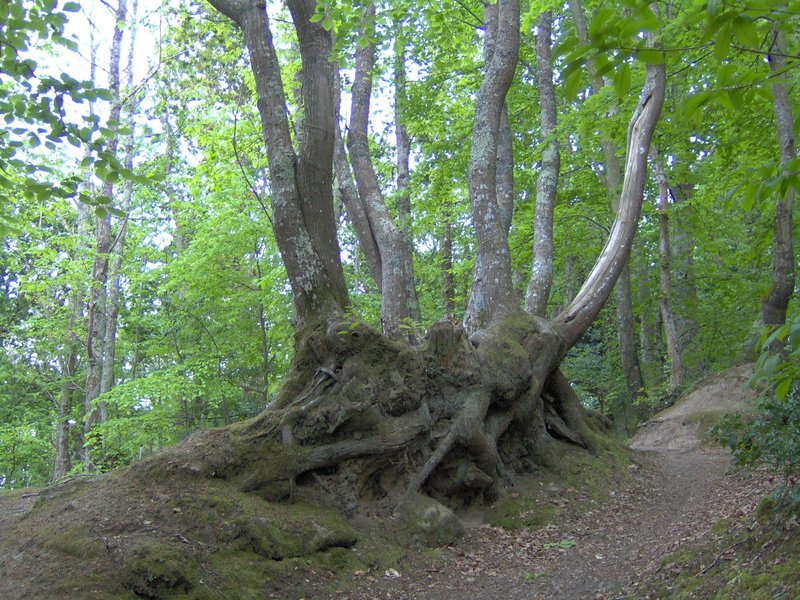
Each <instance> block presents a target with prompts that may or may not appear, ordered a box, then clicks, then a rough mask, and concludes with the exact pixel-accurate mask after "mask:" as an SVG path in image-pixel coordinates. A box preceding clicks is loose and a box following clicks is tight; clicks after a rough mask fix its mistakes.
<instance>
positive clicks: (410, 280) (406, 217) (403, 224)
mask: <svg viewBox="0 0 800 600" xmlns="http://www.w3.org/2000/svg"><path fill="white" fill-rule="evenodd" d="M393 67H394V129H395V138H396V146H397V222H398V229H399V230H400V236H401V238H402V242H403V261H404V266H405V275H406V281H405V284H406V298H407V299H408V312H409V315H410V316H411V319H412V320H414V321H415V322H419V321H421V320H422V314H421V313H420V308H419V299H418V298H417V286H416V283H415V280H414V234H413V232H412V230H411V224H412V214H411V188H410V185H411V174H410V169H409V161H410V157H411V141H410V139H409V137H408V129H407V128H406V115H405V113H406V108H405V107H406V104H407V99H406V46H405V34H404V32H403V27H402V22H400V21H398V22H396V23H395V39H394V65H393Z"/></svg>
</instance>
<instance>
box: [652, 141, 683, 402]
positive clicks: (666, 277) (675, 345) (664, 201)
mask: <svg viewBox="0 0 800 600" xmlns="http://www.w3.org/2000/svg"><path fill="white" fill-rule="evenodd" d="M652 154H653V173H654V175H655V179H656V182H657V183H658V233H659V236H658V239H659V244H658V249H659V252H658V255H659V274H660V277H659V282H660V288H661V293H660V296H659V303H658V304H659V309H660V311H661V319H662V322H663V323H664V333H665V336H666V341H667V356H668V357H669V388H670V391H675V390H679V389H680V388H681V387H683V384H684V380H685V371H684V368H683V348H682V347H681V341H680V338H679V337H678V329H677V327H676V326H675V317H674V315H673V312H672V276H671V273H670V256H671V253H670V244H669V213H668V210H669V182H668V181H667V176H666V174H665V173H664V165H662V164H661V161H660V159H659V156H658V152H657V151H656V149H655V148H653V151H652Z"/></svg>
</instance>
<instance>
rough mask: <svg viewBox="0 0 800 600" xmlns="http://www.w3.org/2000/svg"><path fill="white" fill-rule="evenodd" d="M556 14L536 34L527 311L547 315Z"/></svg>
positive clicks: (554, 186)
mask: <svg viewBox="0 0 800 600" xmlns="http://www.w3.org/2000/svg"><path fill="white" fill-rule="evenodd" d="M552 23H553V13H552V12H551V11H545V12H544V13H542V15H541V16H540V17H539V23H538V29H539V33H538V36H537V37H536V73H537V75H538V80H539V109H540V111H541V121H542V126H541V138H542V141H543V143H544V144H545V147H544V152H543V153H542V166H541V170H540V171H539V178H538V179H537V182H536V216H535V220H534V232H533V266H532V267H531V279H530V282H529V283H528V292H527V294H526V297H525V310H526V311H527V312H528V313H530V314H532V315H536V316H538V317H544V316H545V313H546V311H547V302H548V300H549V298H550V288H551V287H552V285H553V255H554V250H553V210H554V208H555V202H556V191H557V190H558V174H559V169H560V165H561V154H560V151H559V145H558V136H557V135H556V133H557V132H556V91H555V86H554V85H553V66H552V64H551V63H550V60H551V59H550V46H551V43H552V41H551V29H552Z"/></svg>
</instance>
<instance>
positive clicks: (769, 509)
mask: <svg viewBox="0 0 800 600" xmlns="http://www.w3.org/2000/svg"><path fill="white" fill-rule="evenodd" d="M777 510H778V501H777V500H776V499H775V498H774V497H773V496H766V497H764V498H762V499H761V500H760V501H759V503H758V506H756V518H757V519H758V521H759V522H760V523H766V522H767V521H769V520H770V519H771V518H772V517H773V516H774V515H775V512H776V511H777Z"/></svg>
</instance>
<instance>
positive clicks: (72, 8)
mask: <svg viewBox="0 0 800 600" xmlns="http://www.w3.org/2000/svg"><path fill="white" fill-rule="evenodd" d="M80 9H81V5H80V4H78V3H77V2H67V3H66V4H64V6H63V7H62V8H61V10H63V11H64V12H78V11H79V10H80Z"/></svg>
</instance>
